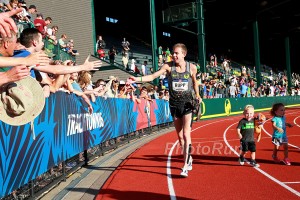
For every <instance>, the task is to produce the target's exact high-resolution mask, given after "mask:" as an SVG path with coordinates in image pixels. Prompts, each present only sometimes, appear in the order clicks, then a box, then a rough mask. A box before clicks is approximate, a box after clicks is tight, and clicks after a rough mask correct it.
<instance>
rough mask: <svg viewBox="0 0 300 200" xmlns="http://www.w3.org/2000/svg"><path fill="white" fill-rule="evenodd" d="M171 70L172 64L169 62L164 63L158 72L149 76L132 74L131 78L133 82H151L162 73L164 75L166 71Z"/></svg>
mask: <svg viewBox="0 0 300 200" xmlns="http://www.w3.org/2000/svg"><path fill="white" fill-rule="evenodd" d="M169 70H170V66H169V65H168V64H164V65H163V66H162V67H161V68H160V70H158V71H157V72H155V73H153V74H150V75H147V76H141V77H134V76H131V77H130V79H131V80H133V82H149V81H153V80H154V79H155V78H157V77H159V76H160V75H162V74H163V73H165V72H166V71H169Z"/></svg>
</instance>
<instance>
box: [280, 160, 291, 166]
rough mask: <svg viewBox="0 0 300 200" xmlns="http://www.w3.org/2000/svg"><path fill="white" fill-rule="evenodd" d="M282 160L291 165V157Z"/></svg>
mask: <svg viewBox="0 0 300 200" xmlns="http://www.w3.org/2000/svg"><path fill="white" fill-rule="evenodd" d="M282 162H283V163H284V164H285V165H291V162H290V159H288V158H284V159H283V160H282Z"/></svg>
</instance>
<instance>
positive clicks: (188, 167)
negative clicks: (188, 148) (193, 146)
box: [187, 157, 193, 171]
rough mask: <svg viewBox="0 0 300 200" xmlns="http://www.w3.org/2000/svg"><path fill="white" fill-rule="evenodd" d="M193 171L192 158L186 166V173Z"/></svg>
mask: <svg viewBox="0 0 300 200" xmlns="http://www.w3.org/2000/svg"><path fill="white" fill-rule="evenodd" d="M192 169H193V159H192V157H191V158H190V162H189V164H188V166H187V170H188V171H191V170H192Z"/></svg>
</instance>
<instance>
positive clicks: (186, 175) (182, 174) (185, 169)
mask: <svg viewBox="0 0 300 200" xmlns="http://www.w3.org/2000/svg"><path fill="white" fill-rule="evenodd" d="M180 176H183V177H188V169H187V168H182V171H181V173H180Z"/></svg>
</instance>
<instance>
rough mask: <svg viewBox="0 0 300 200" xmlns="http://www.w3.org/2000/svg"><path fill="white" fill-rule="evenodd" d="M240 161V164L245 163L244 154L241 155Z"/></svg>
mask: <svg viewBox="0 0 300 200" xmlns="http://www.w3.org/2000/svg"><path fill="white" fill-rule="evenodd" d="M239 162H240V165H244V164H245V158H244V156H240V157H239Z"/></svg>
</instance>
